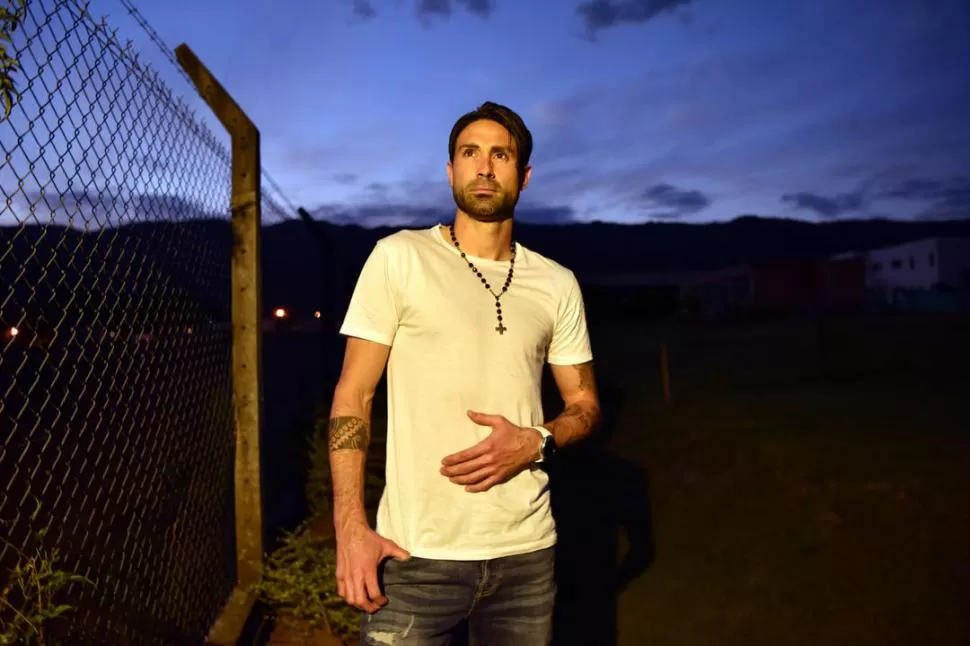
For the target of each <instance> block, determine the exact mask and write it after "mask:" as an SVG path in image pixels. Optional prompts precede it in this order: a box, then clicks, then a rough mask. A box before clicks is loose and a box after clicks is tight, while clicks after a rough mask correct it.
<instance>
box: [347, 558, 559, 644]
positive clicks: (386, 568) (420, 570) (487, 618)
mask: <svg viewBox="0 0 970 646" xmlns="http://www.w3.org/2000/svg"><path fill="white" fill-rule="evenodd" d="M554 569H555V548H554V547H550V548H546V549H542V550H538V551H536V552H531V553H529V554H521V555H515V556H507V557H503V558H497V559H491V560H487V561H438V560H430V559H422V558H417V557H411V558H410V559H408V560H407V561H395V560H387V561H385V562H384V563H383V564H382V570H383V571H380V570H379V571H378V576H379V578H380V583H381V587H382V589H383V592H384V595H385V596H386V597H387V600H388V602H387V604H386V605H385V606H384V607H383V608H381V609H380V610H378V611H377V612H376V613H374V614H373V615H369V614H366V613H365V614H363V615H362V616H361V622H360V643H361V644H362V645H363V646H451V644H457V643H458V640H456V639H455V637H454V634H455V631H456V628H458V627H459V625H461V624H463V623H464V622H465V620H467V626H468V637H469V641H470V646H547V645H548V644H550V643H551V641H552V612H553V606H554V605H555V597H556V583H555V579H554Z"/></svg>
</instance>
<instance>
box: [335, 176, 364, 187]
mask: <svg viewBox="0 0 970 646" xmlns="http://www.w3.org/2000/svg"><path fill="white" fill-rule="evenodd" d="M358 179H360V178H359V177H358V176H357V174H356V173H336V174H335V175H334V176H333V181H335V182H337V183H338V184H343V185H344V186H352V185H354V184H356V183H357V180H358Z"/></svg>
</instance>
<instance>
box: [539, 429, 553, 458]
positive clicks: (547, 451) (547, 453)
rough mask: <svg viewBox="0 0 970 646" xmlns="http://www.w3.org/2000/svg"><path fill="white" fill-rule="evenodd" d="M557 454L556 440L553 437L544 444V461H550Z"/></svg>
mask: <svg viewBox="0 0 970 646" xmlns="http://www.w3.org/2000/svg"><path fill="white" fill-rule="evenodd" d="M555 454H556V440H554V439H553V437H552V436H551V435H549V436H547V437H546V439H545V440H543V442H542V459H543V460H548V459H550V458H551V457H552V456H553V455H555Z"/></svg>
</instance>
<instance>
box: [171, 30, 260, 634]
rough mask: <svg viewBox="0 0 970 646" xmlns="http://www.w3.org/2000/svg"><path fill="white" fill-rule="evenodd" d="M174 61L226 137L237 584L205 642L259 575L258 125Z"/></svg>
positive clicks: (219, 89)
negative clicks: (229, 167)
mask: <svg viewBox="0 0 970 646" xmlns="http://www.w3.org/2000/svg"><path fill="white" fill-rule="evenodd" d="M175 55H176V57H177V58H178V61H179V64H180V65H181V66H182V68H183V69H184V70H185V72H186V73H187V74H188V76H189V77H190V78H191V79H192V82H193V83H194V84H195V86H196V88H197V89H198V91H199V94H200V95H201V96H202V98H203V99H204V100H205V102H206V103H207V104H208V105H209V107H210V108H211V109H212V112H213V113H214V114H215V116H216V117H217V118H218V119H219V121H220V122H221V123H222V125H223V126H224V127H225V128H226V130H227V131H228V132H229V134H230V136H231V137H232V205H231V206H232V235H233V248H232V382H233V398H234V406H235V425H236V461H235V510H236V562H237V571H236V588H235V590H234V591H233V594H232V596H231V598H230V600H229V603H228V604H227V606H226V608H225V609H224V610H223V613H222V615H221V616H220V617H219V619H218V620H217V621H216V623H215V625H214V626H213V628H212V631H211V632H210V634H209V638H208V643H213V644H232V643H235V642H236V641H237V640H238V639H239V636H240V634H241V633H242V630H243V626H244V624H245V623H246V620H247V618H248V616H249V614H250V612H251V611H252V607H253V603H254V599H253V596H252V594H251V593H250V588H251V586H252V585H253V584H256V583H259V582H260V580H261V579H262V570H263V509H262V492H261V482H260V450H259V439H260V438H259V435H260V427H261V421H262V390H261V385H262V384H261V378H262V351H261V350H262V349H261V341H262V339H261V337H262V334H261V314H262V297H261V292H262V286H261V282H260V278H261V275H260V220H261V213H260V204H261V187H260V177H261V173H260V149H259V131H258V130H257V128H256V126H255V124H253V122H252V121H251V120H250V119H249V117H248V116H246V114H245V113H244V112H243V110H242V108H240V107H239V105H238V104H237V103H236V102H235V100H233V98H232V97H231V96H230V95H229V93H228V92H227V91H226V90H225V88H224V87H223V86H222V85H221V84H220V83H219V82H218V81H217V80H216V79H215V77H214V76H213V75H212V73H211V72H210V71H209V70H208V69H207V68H206V67H205V65H204V64H203V63H202V62H201V61H200V60H199V58H198V57H197V56H196V55H195V53H194V52H193V51H192V50H191V49H190V48H189V47H188V45H186V44H184V43H183V44H181V45H179V46H178V47H176V48H175Z"/></svg>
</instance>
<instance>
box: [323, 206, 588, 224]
mask: <svg viewBox="0 0 970 646" xmlns="http://www.w3.org/2000/svg"><path fill="white" fill-rule="evenodd" d="M310 213H311V215H312V216H313V217H314V218H316V219H320V220H326V221H327V222H330V223H332V224H346V225H356V226H361V227H366V228H377V227H395V228H401V227H404V228H413V227H425V226H431V225H433V224H436V223H445V222H450V221H451V220H452V219H454V217H455V209H454V207H451V208H447V207H440V206H414V205H412V204H406V203H381V204H359V205H344V204H324V205H320V206H317V207H316V208H314V209H311V210H310ZM515 220H516V222H523V223H527V224H567V223H570V222H574V221H575V220H576V212H575V211H574V210H573V208H572V207H569V206H555V205H542V204H529V205H523V206H520V207H519V208H517V209H516V211H515Z"/></svg>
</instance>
